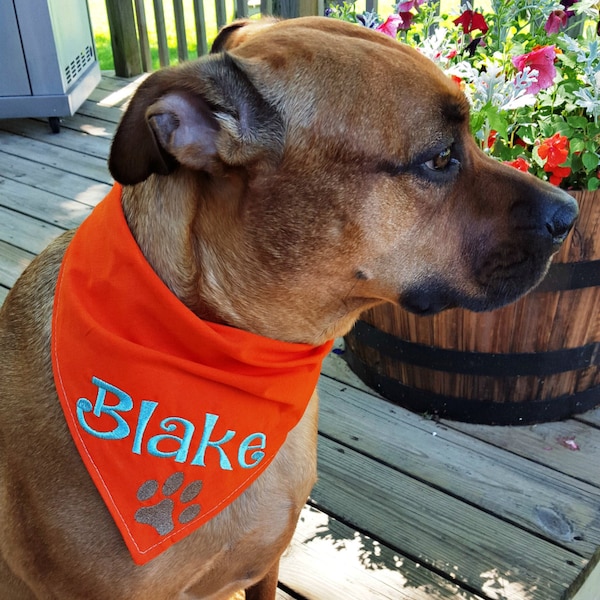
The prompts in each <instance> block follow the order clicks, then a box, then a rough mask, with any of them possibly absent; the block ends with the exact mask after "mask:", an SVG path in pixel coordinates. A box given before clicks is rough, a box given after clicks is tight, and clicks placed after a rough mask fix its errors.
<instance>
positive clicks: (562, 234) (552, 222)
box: [546, 190, 579, 245]
mask: <svg viewBox="0 0 600 600" xmlns="http://www.w3.org/2000/svg"><path fill="white" fill-rule="evenodd" d="M557 192H558V193H557V194H556V196H555V198H554V199H553V201H552V202H551V203H550V206H549V207H548V210H547V211H546V215H547V216H546V229H547V230H548V233H550V235H551V236H552V243H553V244H554V245H559V244H562V243H563V242H564V241H565V238H566V237H567V235H568V234H569V232H570V231H571V228H572V227H573V224H574V223H575V219H577V215H578V214H579V208H578V206H577V202H575V199H574V198H573V197H572V196H570V195H569V194H567V193H566V192H563V191H562V190H557Z"/></svg>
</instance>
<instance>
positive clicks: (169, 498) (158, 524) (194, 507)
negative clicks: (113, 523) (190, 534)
mask: <svg viewBox="0 0 600 600" xmlns="http://www.w3.org/2000/svg"><path fill="white" fill-rule="evenodd" d="M183 480H184V477H183V473H181V472H177V473H173V475H171V476H169V477H168V478H167V479H166V481H165V482H164V483H163V486H162V488H161V490H160V492H159V483H158V481H156V480H155V479H149V480H148V481H145V482H144V483H142V485H141V486H140V487H139V489H138V491H137V499H138V500H139V501H140V502H147V501H149V500H152V499H156V500H157V501H156V502H155V503H154V504H151V505H150V506H142V507H140V508H138V510H137V511H136V513H135V520H136V521H137V522H138V523H143V524H144V525H151V526H152V527H154V529H156V531H157V533H158V534H159V535H167V534H168V533H171V531H173V529H175V521H174V518H175V513H176V510H175V506H176V503H183V504H187V506H186V507H185V508H184V509H183V510H182V511H181V512H179V514H178V516H177V521H178V522H179V523H180V524H182V525H185V524H186V523H189V522H190V521H193V520H194V519H195V518H196V517H197V516H198V515H199V514H200V510H201V507H200V504H198V503H192V504H190V503H191V502H192V501H193V500H195V499H196V498H197V497H198V494H199V493H200V490H201V489H202V481H200V480H197V481H192V482H191V483H188V484H187V485H186V486H185V488H183V489H181V487H182V486H183ZM180 490H181V493H180V494H179V500H178V501H177V499H176V498H175V494H177V492H179V491H180Z"/></svg>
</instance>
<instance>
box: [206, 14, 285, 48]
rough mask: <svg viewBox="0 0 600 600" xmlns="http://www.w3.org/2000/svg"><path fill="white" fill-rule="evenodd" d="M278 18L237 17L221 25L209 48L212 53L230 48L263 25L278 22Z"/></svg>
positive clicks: (256, 31) (268, 25)
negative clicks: (235, 19) (227, 23)
mask: <svg viewBox="0 0 600 600" xmlns="http://www.w3.org/2000/svg"><path fill="white" fill-rule="evenodd" d="M278 22H279V19H275V18H274V17H263V18H262V19H258V20H255V19H238V20H237V21H233V22H232V23H230V24H229V25H225V27H223V28H222V29H221V30H220V31H219V33H218V35H217V37H216V38H215V40H214V42H213V44H212V47H211V49H210V51H211V53H212V54H215V53H217V52H222V51H223V50H231V49H232V48H235V47H236V46H238V45H239V44H241V43H243V42H244V41H246V40H247V39H248V38H249V37H250V36H251V35H253V34H255V33H258V32H259V31H260V30H261V29H264V28H265V27H270V26H271V25H274V24H275V23H278Z"/></svg>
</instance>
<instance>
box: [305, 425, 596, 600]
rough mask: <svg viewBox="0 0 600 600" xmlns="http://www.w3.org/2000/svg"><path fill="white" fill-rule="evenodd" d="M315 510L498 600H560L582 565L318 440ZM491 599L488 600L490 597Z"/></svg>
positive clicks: (566, 554) (418, 484) (475, 511)
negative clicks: (491, 592) (490, 593)
mask: <svg viewBox="0 0 600 600" xmlns="http://www.w3.org/2000/svg"><path fill="white" fill-rule="evenodd" d="M312 497H313V499H314V501H315V502H316V504H317V506H318V507H319V508H321V509H323V510H325V511H326V512H328V513H329V514H333V515H336V516H338V517H339V518H340V520H342V521H344V522H345V523H348V524H349V525H351V526H353V527H360V528H361V529H362V530H364V531H368V532H369V533H370V535H372V536H373V537H375V538H377V539H379V540H380V541H381V542H382V543H384V544H386V545H388V546H390V547H392V548H396V549H398V550H399V551H400V552H401V553H402V554H405V555H407V556H410V557H412V558H417V559H418V561H419V562H422V563H424V564H426V565H428V566H430V567H432V568H434V569H436V570H437V571H439V572H445V573H448V574H449V575H451V576H452V577H453V578H454V580H455V581H456V583H458V584H464V585H466V586H467V588H468V589H472V590H475V591H480V592H482V593H484V594H485V593H487V592H489V591H492V590H493V592H494V593H496V594H497V596H496V597H499V598H503V600H524V599H525V598H526V599H527V600H561V599H562V597H563V594H564V593H565V591H566V589H567V588H568V587H569V585H570V584H571V582H573V581H574V580H575V578H576V577H577V575H578V573H579V572H580V571H581V569H582V568H583V567H584V566H585V565H586V564H587V560H586V559H584V558H582V557H580V556H578V555H576V554H574V553H572V552H569V551H568V550H565V549H564V548H560V547H558V546H555V545H553V544H550V543H549V542H547V541H545V540H543V539H540V538H538V537H536V536H534V535H531V534H529V533H527V532H525V531H524V530H522V529H521V528H519V527H515V526H513V525H511V524H509V523H506V522H505V521H502V520H501V519H498V518H496V517H494V516H493V515H490V514H487V513H485V512H484V511H481V510H479V509H477V508H475V507H473V506H470V505H468V504H465V503H464V502H461V501H460V500H458V499H456V498H453V497H451V496H449V495H447V494H444V493H443V492H441V491H439V490H436V489H434V488H431V487H428V486H426V485H425V484H423V483H421V482H419V481H417V480H415V479H412V478H410V477H407V476H406V475H403V474H401V473H399V472H397V471H395V470H394V469H392V468H390V467H387V466H385V465H382V464H380V463H377V462H375V461H373V460H369V459H368V458H367V457H365V456H363V455H362V454H359V453H357V452H355V451H354V450H352V449H350V448H347V447H345V446H342V445H340V444H337V443H336V442H333V441H331V440H328V439H326V438H323V437H321V438H320V439H319V480H318V481H317V484H316V486H315V489H314V490H313V494H312ZM492 597H493V596H492Z"/></svg>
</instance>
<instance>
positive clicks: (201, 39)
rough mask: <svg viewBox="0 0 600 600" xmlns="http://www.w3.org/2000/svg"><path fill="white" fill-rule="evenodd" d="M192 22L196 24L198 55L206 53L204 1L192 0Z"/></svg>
mask: <svg viewBox="0 0 600 600" xmlns="http://www.w3.org/2000/svg"><path fill="white" fill-rule="evenodd" d="M194 22H195V24H196V45H197V46H196V47H197V51H198V56H203V55H204V54H208V42H207V40H206V19H205V17H204V2H203V1H202V0H194Z"/></svg>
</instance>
